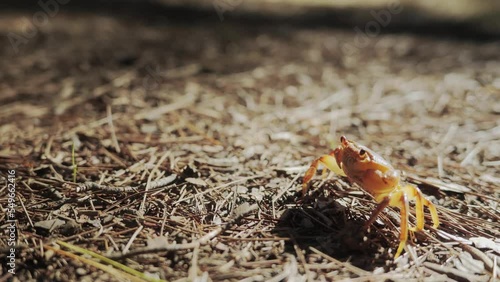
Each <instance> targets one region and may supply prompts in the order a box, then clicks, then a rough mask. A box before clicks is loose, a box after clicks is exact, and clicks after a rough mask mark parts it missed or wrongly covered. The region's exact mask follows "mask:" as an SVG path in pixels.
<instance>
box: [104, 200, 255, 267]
mask: <svg viewBox="0 0 500 282" xmlns="http://www.w3.org/2000/svg"><path fill="white" fill-rule="evenodd" d="M257 208H258V206H257V205H252V206H250V207H249V208H248V209H246V210H245V211H244V212H242V213H241V214H237V215H236V216H235V217H234V218H233V219H231V220H230V221H228V222H226V223H225V224H224V225H223V226H222V227H217V228H215V229H214V230H212V231H210V232H209V233H207V234H205V235H203V236H202V237H200V238H199V239H198V240H195V241H192V242H190V243H185V244H173V245H166V246H163V247H160V248H143V249H135V250H132V251H130V252H128V253H126V254H124V253H119V254H111V255H109V256H107V257H108V258H110V259H124V258H128V257H133V256H137V255H142V254H148V253H157V252H166V251H178V250H186V249H193V248H196V247H197V246H201V245H205V244H207V243H208V242H209V241H210V240H212V239H213V238H215V237H216V236H218V235H219V234H220V233H221V232H222V231H224V230H227V229H228V228H230V227H231V226H232V225H233V224H235V223H236V222H237V221H239V220H240V219H242V218H243V217H244V216H246V215H248V214H249V213H251V212H253V211H255V210H257Z"/></svg>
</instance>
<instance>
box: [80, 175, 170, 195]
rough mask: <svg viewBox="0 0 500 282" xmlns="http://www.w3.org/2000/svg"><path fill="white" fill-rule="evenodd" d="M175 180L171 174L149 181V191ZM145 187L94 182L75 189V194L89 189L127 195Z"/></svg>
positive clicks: (141, 185) (145, 185)
mask: <svg viewBox="0 0 500 282" xmlns="http://www.w3.org/2000/svg"><path fill="white" fill-rule="evenodd" d="M176 178H177V175H175V174H171V175H169V176H167V177H164V178H161V179H158V180H155V181H151V182H150V183H149V189H157V188H161V187H164V186H167V185H169V184H170V183H172V182H174V181H175V179H176ZM146 187H147V183H146V184H140V185H136V186H125V187H113V186H106V185H102V184H98V183H95V182H86V183H84V184H83V185H80V186H78V187H76V192H77V193H80V192H84V191H87V190H89V189H91V190H94V189H95V190H102V191H105V192H110V193H127V192H135V191H138V190H139V189H144V188H146Z"/></svg>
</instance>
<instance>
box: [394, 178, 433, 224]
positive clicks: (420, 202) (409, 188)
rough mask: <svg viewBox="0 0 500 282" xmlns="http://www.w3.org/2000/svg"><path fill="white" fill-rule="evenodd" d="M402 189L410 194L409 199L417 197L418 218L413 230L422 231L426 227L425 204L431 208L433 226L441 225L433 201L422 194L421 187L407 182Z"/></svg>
mask: <svg viewBox="0 0 500 282" xmlns="http://www.w3.org/2000/svg"><path fill="white" fill-rule="evenodd" d="M402 190H403V191H404V193H406V195H408V197H409V200H411V199H415V214H416V217H417V220H416V226H415V228H411V230H412V231H420V230H422V229H424V223H425V219H424V206H427V207H428V208H429V212H430V214H431V217H432V223H433V226H434V228H437V227H438V226H439V217H438V214H437V210H436V207H435V206H434V204H433V203H432V202H431V201H429V200H427V199H426V198H425V197H424V195H423V194H422V191H420V189H419V188H418V187H416V186H414V185H411V184H407V185H405V186H404V187H403V188H402Z"/></svg>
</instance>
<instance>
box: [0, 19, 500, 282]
mask: <svg viewBox="0 0 500 282" xmlns="http://www.w3.org/2000/svg"><path fill="white" fill-rule="evenodd" d="M36 12H37V11H36V10H17V11H5V12H2V15H1V16H0V33H1V35H2V36H1V37H0V42H1V43H2V44H0V176H1V177H2V183H5V184H4V185H2V186H1V187H0V195H1V198H0V204H1V206H2V209H3V210H5V211H6V212H5V213H2V214H1V215H0V219H1V220H2V222H4V224H3V225H2V228H4V229H5V230H6V231H5V232H2V235H1V236H2V237H1V240H0V248H1V249H2V252H1V253H2V254H1V255H0V261H1V262H2V268H1V272H0V274H1V275H2V277H3V278H2V279H0V280H1V281H5V280H10V281H126V280H131V281H144V280H146V281H158V279H162V280H166V281H210V280H212V281H237V280H243V281H281V280H288V281H304V280H308V281H325V280H327V281H329V280H349V281H368V280H375V281H381V280H390V281H400V280H407V281H409V280H411V281H413V280H415V281H416V280H419V281H420V280H428V281H454V280H457V281H488V280H489V281H493V280H494V279H495V278H498V277H500V276H499V273H500V271H499V270H498V266H499V262H500V259H499V256H500V241H498V238H500V229H499V228H498V226H499V210H498V209H499V205H498V203H499V198H500V189H499V184H500V178H499V177H500V174H499V169H498V168H499V165H500V118H499V115H500V102H499V101H500V99H499V98H500V57H499V56H498V54H500V44H499V43H500V41H498V39H496V38H481V39H477V38H471V37H466V38H462V37H460V36H457V35H450V36H446V35H443V34H442V33H440V34H439V35H435V34H432V31H429V32H428V33H421V32H420V33H411V32H397V33H388V32H385V31H383V30H381V31H380V32H375V33H373V32H370V31H369V32H368V33H366V32H363V30H362V29H361V28H362V27H363V25H362V24H360V25H359V26H358V27H360V28H358V29H356V28H347V27H335V26H332V25H322V24H315V25H303V24H302V23H300V22H299V23H293V22H289V21H286V22H280V21H276V20H273V19H268V20H262V19H252V18H246V19H232V20H224V21H219V18H218V17H217V16H216V15H214V12H210V13H202V12H196V11H184V14H180V15H179V14H176V13H170V14H169V13H166V12H164V11H163V12H156V13H155V12H154V11H147V13H146V12H144V11H142V10H138V11H119V12H115V13H109V12H101V13H97V12H95V11H85V10H80V11H78V10H77V11H60V12H58V13H57V15H54V16H51V17H49V18H48V21H47V22H45V23H44V24H43V25H40V26H38V27H35V28H32V27H33V26H31V23H32V22H33V19H35V18H36ZM360 31H361V32H360ZM13 42H14V44H13ZM341 135H345V136H346V137H347V138H349V139H351V140H355V141H356V142H359V143H360V144H363V145H366V146H367V147H369V148H371V149H372V150H373V151H375V152H377V153H379V154H380V155H381V156H383V157H384V158H385V159H387V160H388V161H389V162H390V163H391V164H392V165H393V166H394V167H395V168H397V169H399V170H401V171H402V179H403V180H404V181H406V182H409V183H412V184H414V185H418V187H419V188H420V189H421V190H422V191H423V193H424V194H425V195H426V198H428V199H429V200H430V201H431V202H433V203H434V204H435V205H436V206H437V209H438V213H439V217H440V221H441V225H440V226H439V227H438V228H433V227H432V221H431V218H430V215H429V213H428V210H426V212H425V221H426V224H425V229H424V230H423V231H419V232H411V233H410V235H411V236H410V239H409V242H408V246H407V248H405V251H403V254H402V256H401V257H399V258H398V259H396V260H394V253H395V249H396V248H397V246H398V244H399V222H400V215H399V210H398V209H397V208H392V207H389V208H386V209H385V210H384V212H382V213H381V214H380V216H379V218H378V220H377V221H376V222H375V223H374V224H373V225H372V226H371V227H370V228H369V229H368V230H364V229H363V228H362V227H363V224H364V223H365V222H366V221H367V220H368V218H369V216H370V213H371V212H372V211H373V210H374V209H375V207H376V205H377V204H376V203H375V202H374V200H373V199H372V197H371V196H370V195H369V194H368V193H366V192H364V191H363V190H362V189H360V187H359V186H358V185H356V184H352V183H350V181H349V180H348V179H347V178H345V177H342V176H336V175H333V174H331V175H329V176H328V177H327V178H325V179H322V178H321V177H320V176H319V175H318V176H317V177H315V178H314V179H313V181H312V183H311V184H310V187H309V190H308V191H307V193H306V195H305V196H302V192H301V190H302V177H303V175H304V173H305V171H306V170H307V168H308V167H309V165H310V164H311V162H312V161H313V160H314V159H315V158H318V157H320V156H321V155H324V154H327V153H329V152H330V150H331V149H332V148H334V147H336V146H337V145H338V144H339V138H340V136H341ZM73 151H74V153H73ZM9 183H10V184H11V185H8V184H9ZM14 185H15V189H12V188H13V187H14ZM9 189H10V190H9ZM12 191H13V192H12ZM9 200H10V203H11V205H10V206H9ZM12 203H14V204H15V206H13V205H12ZM410 213H411V215H410V221H411V223H412V225H413V223H414V222H415V216H414V215H415V211H414V208H413V207H412V208H411V210H410ZM9 220H15V222H16V225H15V226H16V227H15V232H11V231H12V229H9V228H8V227H9V226H10V221H9ZM10 236H14V237H15V239H16V245H15V252H14V254H15V257H16V258H15V260H14V264H15V275H12V273H10V272H9V269H11V268H10V265H9V264H8V263H9V262H12V261H11V260H10V258H9V255H11V254H12V252H11V250H10V249H12V246H11V245H10V244H9V242H11V241H9V238H10ZM65 243H69V244H71V245H74V246H78V247H80V248H83V249H84V250H83V251H82V250H76V249H74V248H71V246H68V245H65ZM85 251H92V252H95V253H98V254H100V255H102V256H105V257H107V258H109V259H111V260H113V261H116V262H119V263H121V264H123V265H126V266H128V267H130V268H132V269H135V270H137V271H138V272H139V274H138V273H132V274H125V270H123V268H120V267H118V266H116V265H115V266H114V270H110V269H109V268H106V266H108V265H110V262H109V261H105V260H102V259H98V258H93V259H91V258H90V256H89V255H83V254H82V252H85ZM141 273H143V274H145V275H146V276H147V277H142V276H141V275H140V274H141ZM154 279H157V280H154Z"/></svg>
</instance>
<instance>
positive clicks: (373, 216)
mask: <svg viewBox="0 0 500 282" xmlns="http://www.w3.org/2000/svg"><path fill="white" fill-rule="evenodd" d="M390 201H391V198H390V197H389V196H387V197H385V198H384V199H383V200H382V201H381V202H380V203H379V204H378V206H377V207H376V208H375V209H374V210H373V212H372V214H371V215H370V218H369V219H368V221H367V222H366V223H365V229H368V228H369V227H370V225H372V223H373V222H375V220H376V219H377V216H378V215H379V213H381V212H382V211H383V210H384V209H385V208H386V207H387V206H388V205H389V203H390Z"/></svg>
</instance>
